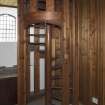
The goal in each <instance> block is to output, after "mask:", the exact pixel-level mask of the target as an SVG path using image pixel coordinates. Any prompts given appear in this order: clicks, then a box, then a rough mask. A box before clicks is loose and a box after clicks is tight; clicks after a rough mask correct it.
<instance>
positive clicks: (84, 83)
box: [69, 0, 105, 105]
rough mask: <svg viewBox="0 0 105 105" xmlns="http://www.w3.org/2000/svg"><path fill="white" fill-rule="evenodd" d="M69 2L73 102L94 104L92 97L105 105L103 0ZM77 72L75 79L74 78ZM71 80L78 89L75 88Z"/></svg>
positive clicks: (71, 0)
mask: <svg viewBox="0 0 105 105" xmlns="http://www.w3.org/2000/svg"><path fill="white" fill-rule="evenodd" d="M70 3H71V6H70V11H71V12H70V14H71V15H70V30H71V33H70V34H69V35H70V41H71V42H70V44H69V45H70V48H71V49H70V51H69V52H70V54H71V58H70V59H71V60H70V61H71V63H70V65H71V64H73V67H72V66H71V67H70V69H71V70H73V76H74V78H73V84H74V85H73V86H74V87H73V88H74V91H73V92H74V95H73V98H74V105H75V102H76V100H75V99H76V97H78V99H77V100H79V101H80V102H81V103H82V104H83V105H94V103H92V97H95V98H97V99H98V100H99V101H98V105H105V91H104V90H105V89H104V88H105V82H104V81H105V72H104V71H105V64H104V62H105V47H104V45H105V15H104V14H105V1H104V0H70ZM78 71H79V78H78V77H75V75H76V74H75V73H77V72H78ZM77 76H78V74H77ZM75 79H76V80H77V82H76V83H77V84H78V83H79V84H78V85H79V87H77V90H79V91H76V90H75ZM75 92H76V94H75ZM77 92H79V93H77Z"/></svg>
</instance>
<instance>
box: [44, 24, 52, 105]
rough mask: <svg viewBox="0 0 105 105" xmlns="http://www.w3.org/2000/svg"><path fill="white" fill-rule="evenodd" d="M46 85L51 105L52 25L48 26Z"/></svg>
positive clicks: (48, 104) (47, 99)
mask: <svg viewBox="0 0 105 105" xmlns="http://www.w3.org/2000/svg"><path fill="white" fill-rule="evenodd" d="M45 72H46V73H45V80H46V81H45V85H46V86H45V87H46V94H45V95H46V103H45V105H51V26H50V25H48V26H47V28H46V56H45Z"/></svg>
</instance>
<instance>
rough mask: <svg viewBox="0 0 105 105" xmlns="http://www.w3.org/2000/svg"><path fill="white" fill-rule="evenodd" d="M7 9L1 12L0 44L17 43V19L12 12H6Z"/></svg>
mask: <svg viewBox="0 0 105 105" xmlns="http://www.w3.org/2000/svg"><path fill="white" fill-rule="evenodd" d="M0 9H1V8H0ZM6 9H7V8H6ZM6 9H4V11H3V12H1V11H0V42H16V41H17V18H16V16H15V15H14V14H13V13H11V12H10V11H8V12H6V11H5V10H6ZM8 9H11V8H8Z"/></svg>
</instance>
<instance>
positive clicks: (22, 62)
mask: <svg viewBox="0 0 105 105" xmlns="http://www.w3.org/2000/svg"><path fill="white" fill-rule="evenodd" d="M18 4H19V13H18V16H19V25H18V26H19V28H18V29H19V36H18V105H26V99H27V86H26V80H27V79H26V73H27V72H26V71H27V66H26V65H27V39H26V30H25V28H24V21H23V14H24V1H23V0H19V1H18Z"/></svg>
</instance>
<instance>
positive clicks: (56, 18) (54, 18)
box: [24, 11, 63, 26]
mask: <svg viewBox="0 0 105 105" xmlns="http://www.w3.org/2000/svg"><path fill="white" fill-rule="evenodd" d="M62 17H63V16H62V13H61V12H59V13H58V12H45V11H37V12H32V13H31V12H30V13H28V14H27V15H25V16H24V20H25V21H26V22H25V23H26V24H28V25H29V24H33V23H41V22H45V23H50V24H54V25H58V26H62V21H63V18H62Z"/></svg>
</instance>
